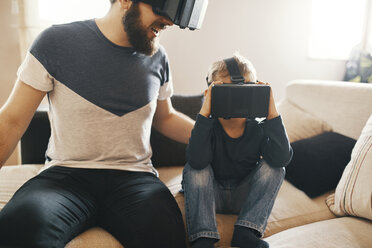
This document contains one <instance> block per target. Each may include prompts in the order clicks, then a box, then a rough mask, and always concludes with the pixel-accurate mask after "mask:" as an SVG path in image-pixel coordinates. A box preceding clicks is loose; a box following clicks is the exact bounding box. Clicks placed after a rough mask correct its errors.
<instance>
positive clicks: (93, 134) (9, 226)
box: [0, 0, 193, 248]
mask: <svg viewBox="0 0 372 248" xmlns="http://www.w3.org/2000/svg"><path fill="white" fill-rule="evenodd" d="M172 24H173V23H172V21H171V20H170V19H168V18H166V17H164V16H160V15H157V14H155V13H154V12H153V10H152V7H151V6H150V5H148V4H145V3H142V2H138V1H130V0H116V1H115V0H111V8H110V10H109V12H108V13H107V15H106V16H105V17H103V18H101V19H94V20H87V21H80V22H74V23H69V24H63V25H54V26H52V27H50V28H48V29H46V30H45V31H43V32H42V33H41V34H40V35H39V36H38V38H37V39H36V40H35V41H34V43H33V44H32V46H31V48H30V50H29V52H28V53H27V56H26V58H25V60H24V62H23V63H22V65H21V66H20V68H19V70H18V74H17V75H18V79H17V82H16V84H15V87H14V89H13V92H12V93H11V96H10V97H9V99H8V101H7V103H6V104H5V105H4V106H3V107H2V108H1V110H0V167H1V165H2V164H4V162H5V161H6V160H7V158H8V157H9V155H10V154H11V152H12V151H13V150H14V148H15V146H16V144H17V142H18V141H19V139H20V138H21V136H22V134H23V133H24V132H25V130H26V129H27V126H28V124H29V123H30V120H31V119H32V116H33V114H34V112H35V111H36V109H37V107H38V105H39V103H40V101H41V100H42V99H43V97H44V96H45V95H46V94H47V96H48V100H49V111H48V114H49V120H50V123H51V137H50V140H49V145H48V149H47V152H46V163H45V167H44V168H43V170H42V172H40V173H39V174H38V175H37V176H36V177H34V178H32V179H31V180H29V181H28V182H26V183H25V184H24V185H23V186H22V187H21V188H20V189H19V190H18V191H17V192H16V193H15V195H14V196H13V198H12V199H11V200H10V201H9V203H8V204H7V205H6V206H5V207H4V208H3V210H2V211H1V212H0V246H2V245H3V246H7V247H8V246H9V247H38V248H42V247H48V248H51V247H58V248H60V247H64V246H65V244H66V243H68V242H69V241H70V240H72V239H73V238H74V237H76V236H77V235H79V234H80V233H82V232H84V231H85V230H87V229H89V228H91V227H93V226H100V227H102V228H103V229H105V230H107V231H108V232H109V233H111V234H112V235H113V236H114V237H115V238H116V239H117V240H118V241H120V242H121V243H122V244H123V245H124V246H125V248H131V247H132V248H141V247H146V248H148V247H159V248H160V247H161V248H167V247H169V248H182V247H185V231H184V224H183V221H182V216H181V212H180V210H179V208H178V205H177V203H176V201H175V199H174V198H173V196H172V195H171V193H170V191H169V190H168V188H167V187H166V186H165V185H164V184H163V183H162V182H161V181H160V180H159V178H158V177H157V171H156V170H155V168H154V167H153V166H152V163H151V155H152V152H151V147H150V130H151V125H153V126H154V127H155V128H156V129H157V130H158V131H160V132H161V133H163V134H165V135H166V136H168V137H170V138H173V139H175V140H177V141H179V142H184V143H188V139H189V137H190V134H191V129H192V127H193V121H192V120H191V119H189V118H187V117H186V116H184V115H182V114H180V113H178V112H176V111H175V110H174V109H173V107H172V105H171V102H170V96H171V95H172V92H173V87H172V76H171V72H170V69H169V62H168V58H167V54H166V52H165V50H164V48H163V47H162V46H160V45H159V41H158V36H159V34H160V32H161V31H162V30H163V29H165V28H166V27H167V26H170V25H172Z"/></svg>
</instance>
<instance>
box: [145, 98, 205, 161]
mask: <svg viewBox="0 0 372 248" xmlns="http://www.w3.org/2000/svg"><path fill="white" fill-rule="evenodd" d="M171 101H172V105H173V107H174V109H176V110H177V111H179V112H181V113H184V114H186V115H187V116H189V117H190V118H192V119H194V120H195V119H196V116H197V114H198V113H199V111H200V108H201V106H202V104H203V101H204V95H203V94H197V95H174V96H172V97H171ZM150 142H151V147H152V158H151V160H152V163H153V165H154V167H163V166H174V165H184V164H185V163H186V155H185V150H186V144H182V143H179V142H177V141H174V140H172V139H169V138H167V137H165V136H164V135H162V134H161V133H159V132H158V131H156V130H155V129H154V128H153V129H152V130H151V139H150Z"/></svg>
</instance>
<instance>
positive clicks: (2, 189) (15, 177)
mask: <svg viewBox="0 0 372 248" xmlns="http://www.w3.org/2000/svg"><path fill="white" fill-rule="evenodd" d="M42 166H43V165H14V166H3V167H2V168H1V170H0V210H1V209H2V208H3V207H4V206H5V204H6V203H7V202H8V201H9V200H10V198H12V196H13V194H14V193H15V192H16V191H17V189H19V188H20V187H21V186H22V185H23V184H24V183H25V182H26V181H27V180H29V179H30V178H32V177H34V176H36V174H37V173H38V171H39V170H40V169H41V167H42Z"/></svg>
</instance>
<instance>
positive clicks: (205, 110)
mask: <svg viewBox="0 0 372 248" xmlns="http://www.w3.org/2000/svg"><path fill="white" fill-rule="evenodd" d="M215 84H222V82H221V81H215V82H212V83H211V85H209V87H208V89H206V90H205V91H204V97H205V98H204V103H203V106H202V108H201V109H200V112H199V114H201V115H203V116H205V117H207V118H209V116H210V115H211V99H212V87H213V85H215Z"/></svg>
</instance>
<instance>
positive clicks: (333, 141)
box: [286, 132, 356, 197]
mask: <svg viewBox="0 0 372 248" xmlns="http://www.w3.org/2000/svg"><path fill="white" fill-rule="evenodd" d="M355 142H356V140H354V139H352V138H349V137H346V136H344V135H342V134H338V133H334V132H325V133H322V134H319V135H316V136H313V137H311V138H307V139H302V140H299V141H296V142H293V143H292V144H291V146H292V149H293V157H292V160H291V162H290V163H289V164H288V166H287V167H286V179H287V180H288V181H289V182H291V183H292V184H293V185H294V186H296V187H297V188H299V189H300V190H302V191H304V192H305V193H306V194H307V195H308V196H310V197H316V196H320V195H322V194H324V193H326V192H328V191H330V190H334V189H335V188H336V186H337V183H338V181H339V180H340V178H341V175H342V172H343V171H344V169H345V166H346V165H347V163H348V162H349V161H350V156H351V151H352V149H353V147H354V145H355Z"/></svg>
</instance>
